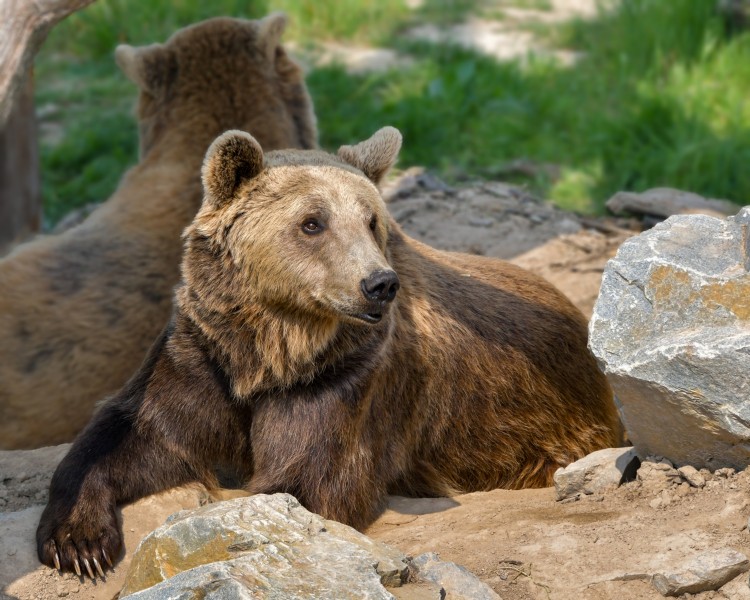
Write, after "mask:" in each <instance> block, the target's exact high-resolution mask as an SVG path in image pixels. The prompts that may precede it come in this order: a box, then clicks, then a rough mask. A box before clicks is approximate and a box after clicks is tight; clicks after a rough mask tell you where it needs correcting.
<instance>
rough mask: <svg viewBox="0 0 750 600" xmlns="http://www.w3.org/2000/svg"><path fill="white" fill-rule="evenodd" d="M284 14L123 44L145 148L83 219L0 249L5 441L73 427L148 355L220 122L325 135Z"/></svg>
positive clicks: (289, 134)
mask: <svg viewBox="0 0 750 600" xmlns="http://www.w3.org/2000/svg"><path fill="white" fill-rule="evenodd" d="M284 25H285V17H284V16H283V15H280V14H274V15H271V16H269V17H266V18H265V19H263V20H260V21H245V20H239V19H229V18H219V19H212V20H209V21H205V22H203V23H199V24H197V25H194V26H192V27H188V28H185V29H183V30H181V31H179V32H177V33H175V34H174V35H173V36H172V37H171V38H170V39H169V41H167V42H166V43H165V44H154V45H152V46H148V47H144V48H132V47H130V46H121V47H119V48H118V50H117V53H116V57H117V61H118V63H119V65H120V66H121V68H122V69H123V70H124V71H125V73H126V75H128V77H129V78H131V79H132V80H133V81H134V82H135V83H137V84H138V86H139V87H140V90H141V93H140V100H139V110H138V118H139V126H140V140H141V156H142V158H141V160H140V163H139V164H138V165H137V166H136V167H134V168H133V169H131V170H130V171H129V172H128V173H127V174H126V175H125V176H124V178H123V180H122V182H121V183H120V186H119V188H118V189H117V191H116V192H115V194H114V195H113V196H112V197H111V198H110V199H109V200H108V201H107V202H106V203H105V204H104V205H103V206H102V207H100V208H99V209H97V210H96V211H95V212H94V213H93V214H92V215H91V216H90V217H89V218H88V219H87V220H86V221H85V222H84V223H82V224H81V225H79V226H78V227H76V228H74V229H72V230H70V231H67V232H66V233H65V234H62V235H59V236H56V237H48V238H42V239H39V240H37V241H34V242H31V243H28V244H26V245H23V246H20V247H18V248H17V249H16V250H15V252H13V253H12V254H11V255H9V256H8V257H6V258H5V259H4V260H2V261H0V289H2V293H0V340H2V344H1V345H0V382H2V385H0V448H5V449H9V448H32V447H38V446H41V445H46V444H56V443H60V442H64V441H68V440H71V439H72V438H73V437H74V436H75V434H76V433H77V432H79V431H80V430H81V429H82V428H83V427H84V425H85V424H86V422H87V421H88V420H89V418H90V417H91V414H92V412H93V409H94V405H95V403H96V402H97V401H99V400H101V399H102V398H103V397H104V396H106V395H107V394H110V393H114V392H115V391H117V390H118V389H119V388H120V387H122V385H123V384H124V383H125V381H126V380H127V378H128V377H129V376H130V375H132V373H133V372H134V371H135V370H136V369H137V368H138V365H139V364H140V363H141V362H142V360H143V358H144V356H145V354H146V352H147V351H148V348H149V346H150V345H151V344H152V343H153V341H154V339H156V337H158V335H159V332H160V331H161V330H162V329H163V327H164V325H165V324H166V322H167V321H168V320H169V312H170V307H171V299H172V289H173V287H174V285H175V284H176V283H177V281H178V279H179V264H180V255H181V249H182V244H181V242H180V233H181V232H182V230H183V229H184V228H185V226H186V225H188V224H189V223H190V221H191V220H192V218H193V217H194V216H195V213H196V211H197V210H198V207H199V206H200V201H201V197H202V192H201V185H200V178H199V177H198V173H199V171H200V165H201V162H202V160H203V157H204V155H205V152H206V149H207V148H208V146H209V145H210V144H211V142H212V141H213V140H214V139H215V138H216V136H217V135H219V134H220V133H222V132H224V131H226V130H227V129H231V128H236V127H242V128H244V129H247V130H249V131H252V132H253V134H254V135H255V136H256V137H257V139H258V140H259V142H260V143H261V144H262V146H263V148H265V149H274V148H275V149H280V148H313V147H316V145H317V144H316V135H317V134H316V129H315V117H314V115H313V111H312V103H311V101H310V98H309V96H308V93H307V89H306V87H305V83H304V79H303V74H302V71H301V70H300V68H299V67H298V66H297V65H296V64H295V63H294V62H292V61H291V59H289V57H288V56H287V54H286V53H285V51H284V49H283V48H282V46H281V45H280V42H279V39H280V36H281V33H282V31H283V29H284Z"/></svg>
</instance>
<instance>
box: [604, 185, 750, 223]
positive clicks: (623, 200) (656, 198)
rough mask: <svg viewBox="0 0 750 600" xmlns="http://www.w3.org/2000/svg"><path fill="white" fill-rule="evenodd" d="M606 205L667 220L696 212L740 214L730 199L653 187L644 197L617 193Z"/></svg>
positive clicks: (717, 214) (621, 210) (612, 209)
mask: <svg viewBox="0 0 750 600" xmlns="http://www.w3.org/2000/svg"><path fill="white" fill-rule="evenodd" d="M606 205H607V208H608V209H609V210H611V211H612V212H613V213H621V212H631V213H636V214H646V215H656V216H659V217H665V218H666V217H669V216H671V215H679V214H696V213H697V214H707V215H711V216H727V215H731V214H734V213H735V212H736V211H737V205H736V204H734V203H733V202H730V201H729V200H716V199H713V198H704V197H703V196H699V195H698V194H694V193H692V192H685V191H682V190H675V189H673V188H653V189H650V190H646V191H645V192H643V193H642V194H637V193H634V192H617V193H616V194H615V195H614V196H612V197H611V198H610V199H609V200H607V203H606Z"/></svg>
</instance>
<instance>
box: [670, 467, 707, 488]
mask: <svg viewBox="0 0 750 600" xmlns="http://www.w3.org/2000/svg"><path fill="white" fill-rule="evenodd" d="M677 471H678V472H679V474H680V475H682V478H683V479H684V480H685V481H687V482H688V483H689V484H690V485H692V486H693V487H695V488H702V487H703V486H704V485H706V479H705V478H704V477H703V475H701V473H700V471H698V469H696V468H695V467H691V466H690V465H685V466H684V467H680V468H679V469H677Z"/></svg>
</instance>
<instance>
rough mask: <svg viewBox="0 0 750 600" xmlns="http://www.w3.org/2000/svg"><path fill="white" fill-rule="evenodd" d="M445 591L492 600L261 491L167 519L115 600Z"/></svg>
mask: <svg viewBox="0 0 750 600" xmlns="http://www.w3.org/2000/svg"><path fill="white" fill-rule="evenodd" d="M412 582H413V583H415V584H419V585H412ZM402 586H403V587H402ZM446 592H447V593H448V594H449V597H451V598H455V599H456V600H493V599H496V598H497V595H496V594H495V593H494V592H492V590H491V589H490V588H489V587H487V586H486V585H485V584H483V583H482V582H481V581H479V579H477V578H476V577H475V576H474V575H472V574H471V573H470V572H469V571H467V570H466V569H464V568H463V567H459V566H458V565H455V564H453V563H447V562H442V561H440V560H439V559H438V557H437V556H436V555H429V556H427V555H425V556H424V557H421V558H417V559H415V560H414V562H413V563H410V562H409V561H408V559H407V557H406V556H404V555H403V554H402V553H401V552H399V551H398V550H395V549H393V548H391V547H389V546H386V545H385V544H382V543H381V542H376V541H374V540H372V539H370V538H368V537H367V536H365V535H363V534H361V533H359V532H358V531H356V530H354V529H352V528H351V527H347V526H346V525H342V524H341V523H337V522H335V521H328V520H325V519H323V518H322V517H320V516H318V515H316V514H313V513H311V512H309V511H307V510H306V509H305V508H304V507H302V506H301V505H300V503H299V502H298V501H297V500H296V499H295V498H293V497H292V496H290V495H288V494H274V495H270V496H269V495H263V494H260V495H256V496H251V497H246V498H238V499H234V500H229V501H226V502H220V503H216V504H212V505H209V506H204V507H202V508H200V509H197V510H194V511H183V512H181V513H178V514H175V515H173V516H172V517H170V518H169V519H168V520H167V522H166V524H164V525H163V526H162V527H160V528H159V529H157V530H156V531H154V532H153V533H152V534H151V535H149V536H148V537H147V538H145V539H144V540H143V542H141V544H140V546H139V547H138V549H137V550H136V552H135V556H134V557H133V561H132V562H131V564H130V569H129V571H128V573H127V575H126V578H125V585H124V586H123V588H122V592H121V593H120V598H125V597H127V598H129V599H132V600H151V599H153V600H161V599H163V598H170V599H172V600H178V599H184V600H188V599H192V598H196V597H200V598H212V599H217V600H218V599H222V598H227V599H229V598H240V599H242V598H248V599H249V598H253V599H254V600H260V599H274V600H296V599H299V600H301V599H307V598H337V599H340V600H346V599H352V600H354V599H360V598H368V599H383V600H386V599H388V600H390V599H393V598H396V599H399V598H403V599H409V600H416V599H417V598H419V599H422V598H425V599H426V598H432V599H434V600H438V599H440V598H444V597H445V594H446Z"/></svg>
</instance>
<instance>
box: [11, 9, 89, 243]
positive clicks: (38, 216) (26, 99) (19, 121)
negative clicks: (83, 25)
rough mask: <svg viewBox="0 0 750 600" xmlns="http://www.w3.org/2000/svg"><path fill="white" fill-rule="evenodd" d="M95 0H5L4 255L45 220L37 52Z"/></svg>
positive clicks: (36, 229) (37, 228) (38, 227)
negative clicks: (60, 24) (60, 25)
mask: <svg viewBox="0 0 750 600" xmlns="http://www.w3.org/2000/svg"><path fill="white" fill-rule="evenodd" d="M93 1H94V0H0V256H2V255H3V254H4V253H5V252H7V250H8V249H9V248H10V247H11V246H12V245H13V244H16V243H18V242H20V241H22V240H23V239H24V238H26V237H28V236H30V235H31V234H32V233H34V232H36V231H39V229H40V227H41V224H42V203H41V193H40V184H39V154H38V147H37V128H36V116H35V113H34V82H33V78H32V76H31V73H32V65H33V62H34V56H35V55H36V53H37V51H38V50H39V48H40V47H41V45H42V43H43V42H44V40H45V39H46V37H47V34H48V33H49V32H50V30H51V29H52V27H54V26H55V24H57V23H58V22H59V21H60V20H62V19H64V18H65V17H67V16H68V15H69V14H71V13H72V12H75V11H76V10H79V9H81V8H84V7H85V6H88V5H89V4H91V3H92V2H93Z"/></svg>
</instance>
